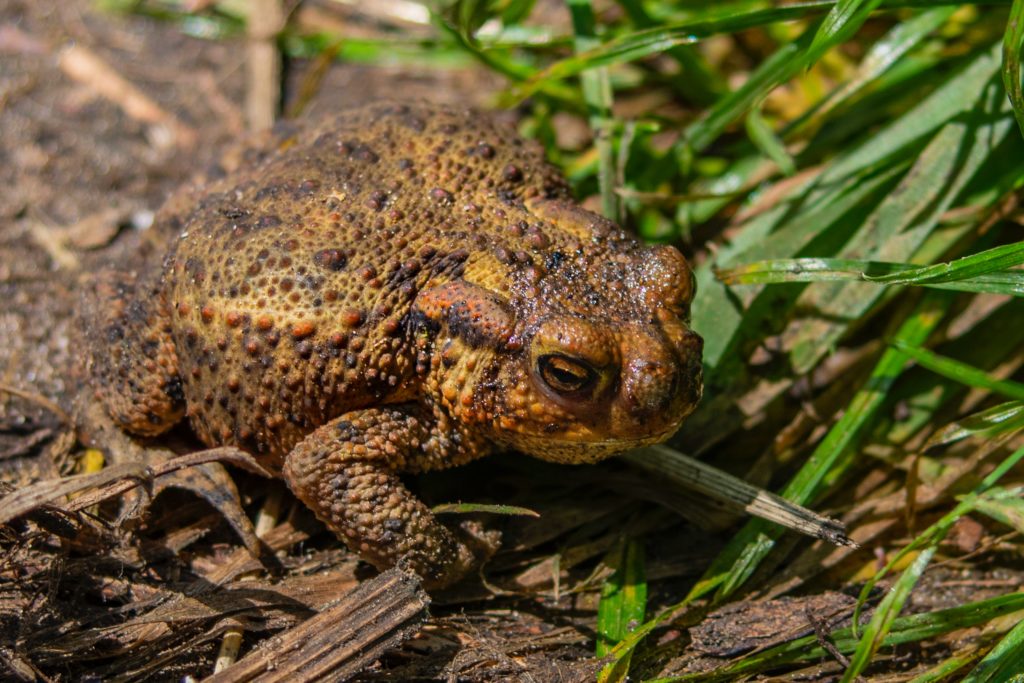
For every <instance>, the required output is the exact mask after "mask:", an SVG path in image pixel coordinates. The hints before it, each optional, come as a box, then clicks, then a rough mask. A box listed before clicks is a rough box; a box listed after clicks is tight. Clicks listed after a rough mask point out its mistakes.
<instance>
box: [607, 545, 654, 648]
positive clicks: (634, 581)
mask: <svg viewBox="0 0 1024 683" xmlns="http://www.w3.org/2000/svg"><path fill="white" fill-rule="evenodd" d="M613 555H615V557H614V559H613V560H612V562H611V563H610V564H612V566H614V567H615V573H614V574H612V576H611V578H609V579H608V580H607V581H606V582H605V584H604V586H603V587H602V588H601V602H600V603H599V605H598V608H597V656H598V657H604V656H605V655H606V654H608V653H609V652H610V651H611V649H612V648H613V647H614V646H615V645H617V644H618V643H619V642H621V641H622V639H623V638H625V637H626V635H628V634H629V632H630V631H633V630H634V629H636V627H637V626H638V625H640V624H642V623H643V621H644V614H645V613H646V611H647V579H646V578H645V576H644V547H643V544H642V543H640V542H639V541H637V540H635V539H629V540H628V541H625V542H623V543H621V544H620V545H619V547H618V548H617V549H616V550H615V551H613Z"/></svg>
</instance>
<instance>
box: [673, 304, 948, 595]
mask: <svg viewBox="0 0 1024 683" xmlns="http://www.w3.org/2000/svg"><path fill="white" fill-rule="evenodd" d="M948 306H949V302H948V300H947V298H946V296H945V295H942V294H938V293H934V294H931V295H930V296H927V297H925V299H924V300H922V302H921V303H920V304H919V305H918V308H917V310H916V311H915V312H914V314H913V315H911V316H910V317H909V318H908V319H907V321H906V322H904V323H903V325H901V326H900V329H899V330H898V331H897V333H896V338H897V339H900V340H903V341H906V342H908V343H912V344H920V343H923V342H924V340H926V339H927V338H928V336H929V335H930V334H931V332H932V330H934V329H935V327H936V326H937V325H938V323H939V321H940V320H941V319H942V316H943V314H944V313H945V311H946V309H947V307H948ZM905 364H906V359H905V357H904V356H903V355H902V353H901V352H899V351H897V350H896V349H889V350H888V351H886V352H885V353H884V354H883V355H882V358H881V359H880V360H879V361H878V364H877V365H876V366H875V369H874V371H873V372H872V373H871V376H870V377H869V378H868V379H867V381H866V382H865V384H864V386H863V387H862V388H861V390H860V391H858V392H857V394H856V395H855V396H854V398H853V400H852V401H850V404H849V406H848V407H847V409H846V411H845V412H844V413H843V416H842V417H841V418H840V419H839V421H838V422H837V423H836V424H835V426H833V427H832V429H830V430H829V432H828V434H827V435H826V436H825V438H824V440H823V441H822V442H821V443H820V444H819V445H818V447H817V448H816V449H815V450H814V453H813V454H812V455H811V457H810V458H809V459H808V461H807V462H806V463H804V465H803V467H801V468H800V471H799V472H797V474H796V476H795V477H793V479H792V480H791V481H790V482H789V484H788V485H787V486H786V488H785V489H784V490H783V491H782V493H781V495H782V497H783V498H786V499H788V500H790V501H792V502H794V503H798V504H801V505H805V504H807V503H809V502H810V501H811V500H812V499H813V498H814V497H815V496H816V495H817V494H818V493H819V492H820V487H821V484H822V481H823V480H824V479H825V476H826V475H827V474H828V473H829V472H830V471H831V470H832V468H833V466H834V465H835V464H836V463H837V462H838V461H839V459H840V456H842V455H843V454H844V453H845V452H846V451H847V450H848V449H849V448H851V447H852V446H853V444H854V443H855V442H856V440H857V438H858V437H859V436H860V434H861V433H862V432H863V431H864V430H865V429H866V428H867V427H868V425H870V424H871V422H872V419H873V418H874V416H875V413H876V412H877V411H878V409H879V408H880V407H881V406H882V402H883V401H884V400H885V396H886V394H887V392H888V389H889V387H891V386H892V384H893V383H894V382H895V381H896V378H897V377H898V376H899V375H900V373H901V372H902V371H903V368H904V365H905ZM777 537H778V531H777V530H775V529H772V528H771V527H769V526H768V525H767V524H765V523H763V522H761V521H760V520H752V521H750V522H748V523H747V524H746V525H745V526H744V527H743V528H742V529H741V530H740V532H739V533H738V534H736V535H735V536H734V537H733V538H732V540H731V541H730V542H729V543H728V545H726V547H725V549H723V550H722V552H721V553H720V554H719V555H718V557H716V558H715V560H714V562H712V564H711V566H710V567H709V568H708V570H707V571H706V572H705V573H704V576H703V577H701V579H700V581H698V582H697V584H696V585H695V586H694V588H693V589H692V590H691V591H690V597H691V598H695V597H699V596H700V595H705V594H707V593H708V592H709V591H711V590H713V589H715V588H717V589H718V591H717V593H716V596H715V597H716V599H717V600H722V599H724V598H725V597H727V596H728V595H729V594H730V593H732V592H733V591H735V590H736V589H737V588H738V587H739V586H741V585H742V584H743V583H744V582H745V581H746V580H747V579H748V578H750V576H751V574H753V573H754V570H755V569H756V568H757V565H758V564H759V563H760V562H761V560H762V559H764V557H765V556H766V555H767V554H768V553H769V552H770V551H771V549H772V547H774V545H775V539H776V538H777Z"/></svg>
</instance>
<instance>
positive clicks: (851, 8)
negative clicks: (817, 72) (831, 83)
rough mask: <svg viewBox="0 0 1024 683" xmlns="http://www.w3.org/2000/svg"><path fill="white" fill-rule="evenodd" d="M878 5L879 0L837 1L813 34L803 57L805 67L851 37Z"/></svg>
mask: <svg viewBox="0 0 1024 683" xmlns="http://www.w3.org/2000/svg"><path fill="white" fill-rule="evenodd" d="M880 4H881V0H839V1H838V2H837V3H836V4H835V6H834V7H833V8H832V9H831V10H830V11H829V13H828V14H827V15H825V20H824V21H822V22H821V25H820V26H819V27H818V31H817V33H815V34H814V40H813V41H812V42H811V46H810V47H809V48H808V49H807V54H806V55H804V63H805V65H806V66H808V67H809V66H811V65H812V64H814V63H815V62H816V61H818V60H819V59H820V58H821V56H822V55H823V54H825V52H826V51H827V50H828V49H829V48H831V47H832V46H834V45H837V44H838V43H841V42H843V41H845V40H847V39H848V38H850V37H851V36H853V34H854V33H856V32H857V29H858V28H860V25H861V24H863V23H864V20H865V19H867V18H868V15H869V14H871V11H872V10H874V9H875V8H876V7H878V5H880Z"/></svg>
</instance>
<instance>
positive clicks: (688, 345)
mask: <svg viewBox="0 0 1024 683" xmlns="http://www.w3.org/2000/svg"><path fill="white" fill-rule="evenodd" d="M680 346H682V347H683V349H685V350H686V351H687V352H688V353H690V354H693V355H694V356H696V357H697V359H698V360H699V359H700V355H701V353H702V352H703V351H704V339H703V338H702V337H701V336H700V335H699V334H697V333H696V332H694V331H693V330H687V331H686V334H685V335H683V340H682V344H680Z"/></svg>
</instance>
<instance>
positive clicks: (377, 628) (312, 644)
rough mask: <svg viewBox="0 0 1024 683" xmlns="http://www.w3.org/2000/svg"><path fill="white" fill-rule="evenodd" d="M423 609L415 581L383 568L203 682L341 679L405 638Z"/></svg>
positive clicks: (404, 573) (406, 574)
mask: <svg viewBox="0 0 1024 683" xmlns="http://www.w3.org/2000/svg"><path fill="white" fill-rule="evenodd" d="M429 604H430V598H429V597H428V596H427V594H426V592H425V591H424V590H423V587H422V586H421V585H420V579H419V577H417V576H416V575H415V574H413V573H412V572H409V571H405V570H402V569H399V568H395V569H389V570H387V571H386V572H383V573H381V574H380V575H379V576H377V577H376V578H373V579H370V580H369V581H365V582H364V583H362V584H360V585H359V587H358V588H356V589H355V590H353V591H352V592H351V593H349V594H348V595H346V596H345V597H343V598H341V599H340V600H339V601H338V602H337V603H335V604H334V605H332V606H330V607H328V608H327V609H325V610H324V611H323V612H321V613H320V614H318V615H316V616H315V617H313V618H312V619H308V620H307V621H305V622H303V623H301V624H299V625H298V626H296V627H294V628H292V629H290V630H288V631H286V632H285V633H283V634H282V635H280V636H277V637H275V638H272V639H270V640H269V641H268V643H269V644H268V645H267V646H265V647H259V648H256V649H255V650H253V651H252V652H250V653H249V654H248V655H246V656H245V657H243V658H242V659H241V660H240V661H238V662H237V663H236V664H234V665H233V666H231V667H229V668H227V669H225V670H224V671H222V672H220V673H217V674H214V675H213V676H211V677H209V678H207V679H206V683H241V682H243V681H259V682H260V683H277V682H278V681H280V682H284V681H289V682H292V681H295V682H297V683H302V682H304V681H314V680H344V679H346V678H348V677H349V676H352V675H355V674H357V673H359V672H360V671H362V670H363V669H364V668H365V667H366V666H368V665H369V664H371V663H372V662H374V661H376V660H377V659H379V658H380V656H381V655H382V654H383V653H384V652H385V651H386V650H389V649H392V648H394V647H397V646H398V645H399V644H400V643H401V642H403V641H404V640H406V639H408V638H409V637H411V636H412V635H413V634H414V633H415V632H416V631H417V629H418V628H419V625H420V624H421V623H422V622H423V620H424V619H425V618H426V616H427V606H428V605H429Z"/></svg>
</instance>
